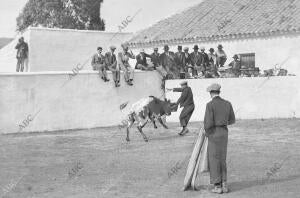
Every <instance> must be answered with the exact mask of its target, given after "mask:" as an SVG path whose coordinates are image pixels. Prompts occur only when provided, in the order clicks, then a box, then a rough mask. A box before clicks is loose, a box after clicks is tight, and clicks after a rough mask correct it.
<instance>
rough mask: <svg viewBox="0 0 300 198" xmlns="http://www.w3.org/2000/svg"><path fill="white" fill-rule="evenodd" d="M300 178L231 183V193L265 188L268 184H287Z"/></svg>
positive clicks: (288, 177) (291, 176)
mask: <svg viewBox="0 0 300 198" xmlns="http://www.w3.org/2000/svg"><path fill="white" fill-rule="evenodd" d="M298 178H300V174H298V175H290V176H287V177H285V178H280V179H275V178H269V179H268V178H261V179H256V180H251V181H240V182H231V183H228V185H229V187H230V191H231V192H234V191H240V190H243V189H245V188H251V187H255V186H263V185H267V184H274V183H281V182H286V181H292V180H295V179H298Z"/></svg>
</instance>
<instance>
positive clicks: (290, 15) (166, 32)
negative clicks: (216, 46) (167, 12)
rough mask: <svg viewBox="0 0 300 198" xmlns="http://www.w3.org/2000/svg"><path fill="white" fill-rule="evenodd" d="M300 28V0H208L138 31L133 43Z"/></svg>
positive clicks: (163, 41)
mask: <svg viewBox="0 0 300 198" xmlns="http://www.w3.org/2000/svg"><path fill="white" fill-rule="evenodd" d="M287 32H289V33H290V32H294V33H299V32H300V0H205V1H203V2H202V3H200V4H198V5H196V6H194V7H191V8H189V9H187V10H185V11H183V12H182V13H179V14H175V15H173V16H171V17H169V18H166V19H164V20H161V21H159V22H158V23H156V24H155V25H153V26H151V27H149V28H147V29H144V30H142V31H140V32H138V33H137V34H136V35H134V36H133V38H132V39H131V40H130V41H129V43H130V44H131V45H132V46H136V47H137V46H140V45H155V44H156V45H158V44H164V43H169V44H170V43H186V42H196V41H198V42H199V41H210V40H220V39H228V38H243V37H253V36H268V35H274V34H286V33H287Z"/></svg>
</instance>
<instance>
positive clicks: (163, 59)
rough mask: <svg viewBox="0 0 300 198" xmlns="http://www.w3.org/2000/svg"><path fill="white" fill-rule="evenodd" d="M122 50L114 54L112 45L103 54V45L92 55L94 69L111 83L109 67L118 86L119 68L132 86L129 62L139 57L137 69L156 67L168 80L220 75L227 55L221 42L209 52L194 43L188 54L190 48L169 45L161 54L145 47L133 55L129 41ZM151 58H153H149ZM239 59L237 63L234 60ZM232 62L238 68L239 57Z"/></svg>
mask: <svg viewBox="0 0 300 198" xmlns="http://www.w3.org/2000/svg"><path fill="white" fill-rule="evenodd" d="M121 47H122V49H123V50H122V51H121V52H119V53H118V55H117V57H116V55H115V50H116V47H115V46H111V47H110V51H109V52H107V53H105V55H102V47H98V48H97V53H96V54H95V55H94V56H93V58H92V62H91V65H92V67H93V70H97V71H99V74H100V77H101V78H102V79H103V81H105V82H108V81H109V79H108V78H107V73H106V71H107V70H110V71H111V72H112V75H113V80H114V82H115V86H116V87H119V86H120V71H121V70H122V71H124V79H125V81H126V83H127V84H128V85H130V86H132V85H133V77H134V69H133V67H131V66H130V64H129V59H130V58H131V59H136V65H135V69H138V70H145V71H152V70H157V71H158V72H159V73H160V74H161V75H162V76H163V77H164V78H166V79H170V78H173V79H176V78H202V77H219V72H218V69H219V68H221V67H223V66H224V64H225V62H226V60H227V55H226V53H225V51H224V50H223V46H222V45H221V44H220V45H218V49H217V50H216V51H215V50H214V49H213V48H210V49H209V53H206V52H205V48H204V47H201V48H200V51H199V47H198V45H195V46H194V48H193V52H191V53H189V48H188V47H185V48H184V49H183V50H182V46H178V48H177V49H178V51H177V52H176V53H174V52H172V51H169V46H168V45H165V46H164V52H163V53H161V54H160V53H158V48H154V51H153V53H152V54H147V53H146V52H145V51H144V49H141V50H140V53H139V54H138V55H136V56H135V55H134V54H133V53H132V52H131V51H130V50H129V45H128V43H124V44H122V45H121ZM147 58H149V59H150V60H151V61H150V62H149V61H147ZM234 61H236V62H234ZM234 61H233V62H232V63H233V64H234V65H233V67H239V66H238V64H237V61H238V60H237V56H235V57H234Z"/></svg>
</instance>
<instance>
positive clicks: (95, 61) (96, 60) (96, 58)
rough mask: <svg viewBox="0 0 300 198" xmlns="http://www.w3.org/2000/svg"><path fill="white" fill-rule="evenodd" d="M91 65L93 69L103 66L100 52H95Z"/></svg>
mask: <svg viewBox="0 0 300 198" xmlns="http://www.w3.org/2000/svg"><path fill="white" fill-rule="evenodd" d="M91 65H92V67H93V70H98V69H99V67H102V66H105V57H104V56H103V55H102V54H98V53H96V54H95V55H94V56H93V58H92V62H91Z"/></svg>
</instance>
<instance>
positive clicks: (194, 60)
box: [191, 52, 203, 66]
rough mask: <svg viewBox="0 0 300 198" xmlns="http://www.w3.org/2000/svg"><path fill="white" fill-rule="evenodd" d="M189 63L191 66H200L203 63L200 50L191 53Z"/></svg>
mask: <svg viewBox="0 0 300 198" xmlns="http://www.w3.org/2000/svg"><path fill="white" fill-rule="evenodd" d="M191 64H192V66H201V64H203V56H202V54H201V53H200V52H198V53H197V54H196V53H195V52H192V53H191Z"/></svg>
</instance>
